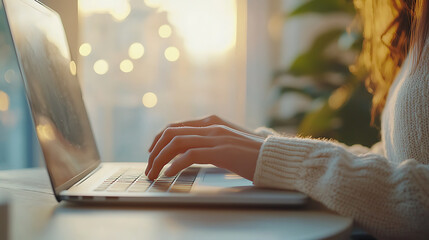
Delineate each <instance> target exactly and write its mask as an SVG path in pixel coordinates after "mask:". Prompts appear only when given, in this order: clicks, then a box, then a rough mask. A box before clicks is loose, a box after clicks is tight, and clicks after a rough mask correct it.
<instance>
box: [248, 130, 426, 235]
mask: <svg viewBox="0 0 429 240" xmlns="http://www.w3.org/2000/svg"><path fill="white" fill-rule="evenodd" d="M428 182H429V167H428V166H426V165H423V164H419V163H418V162H416V161H415V160H407V161H404V162H403V163H402V164H399V165H395V164H392V163H390V162H389V161H388V160H387V159H386V158H384V157H383V156H381V155H376V154H363V155H357V154H353V153H352V152H350V151H347V150H346V148H344V147H343V146H342V145H339V144H337V143H333V142H327V141H319V140H314V139H299V138H282V137H269V138H268V139H267V140H266V141H265V143H264V144H263V146H262V147H261V150H260V156H259V158H258V162H257V167H256V171H255V175H254V184H255V185H257V186H265V187H275V188H283V189H295V190H299V191H301V192H304V193H306V194H308V195H309V196H310V197H312V198H313V199H315V200H318V201H320V202H322V203H323V204H324V205H326V206H327V207H328V208H330V209H332V210H334V211H337V212H338V213H340V214H342V215H346V216H351V217H353V218H354V220H355V221H356V222H357V223H358V224H360V225H361V226H362V227H364V228H365V229H367V230H368V231H369V232H370V233H372V234H374V235H375V236H377V237H382V238H390V239H392V238H404V237H412V238H423V237H424V236H428V235H429V232H428V231H429V229H428V226H426V225H427V223H428V222H429V185H428ZM422 234H424V235H422Z"/></svg>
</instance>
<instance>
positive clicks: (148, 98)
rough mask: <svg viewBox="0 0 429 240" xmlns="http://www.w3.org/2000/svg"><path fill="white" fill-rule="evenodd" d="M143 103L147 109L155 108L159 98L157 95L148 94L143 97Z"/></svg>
mask: <svg viewBox="0 0 429 240" xmlns="http://www.w3.org/2000/svg"><path fill="white" fill-rule="evenodd" d="M142 102H143V105H144V106H145V107H147V108H153V107H155V105H156V104H157V102H158V98H157V96H156V94H155V93H153V92H148V93H145V94H144V95H143V98H142Z"/></svg>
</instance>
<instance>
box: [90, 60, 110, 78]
mask: <svg viewBox="0 0 429 240" xmlns="http://www.w3.org/2000/svg"><path fill="white" fill-rule="evenodd" d="M94 71H95V73H97V74H98V75H103V74H106V73H107V71H109V64H108V63H107V62H106V60H104V59H100V60H98V61H96V62H95V63H94Z"/></svg>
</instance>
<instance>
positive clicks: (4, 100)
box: [0, 90, 9, 112]
mask: <svg viewBox="0 0 429 240" xmlns="http://www.w3.org/2000/svg"><path fill="white" fill-rule="evenodd" d="M7 110H9V95H7V93H5V92H3V91H1V90H0V111H2V112H5V111H7Z"/></svg>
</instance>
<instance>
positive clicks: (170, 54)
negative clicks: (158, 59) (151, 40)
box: [164, 47, 180, 62]
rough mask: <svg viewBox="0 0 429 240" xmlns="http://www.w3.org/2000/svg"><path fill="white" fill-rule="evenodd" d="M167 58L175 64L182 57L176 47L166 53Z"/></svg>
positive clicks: (169, 48) (168, 49)
mask: <svg viewBox="0 0 429 240" xmlns="http://www.w3.org/2000/svg"><path fill="white" fill-rule="evenodd" d="M164 56H165V58H166V59H167V60H168V61H170V62H175V61H177V59H179V57H180V52H179V49H177V48H176V47H168V48H167V49H165V52H164Z"/></svg>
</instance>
